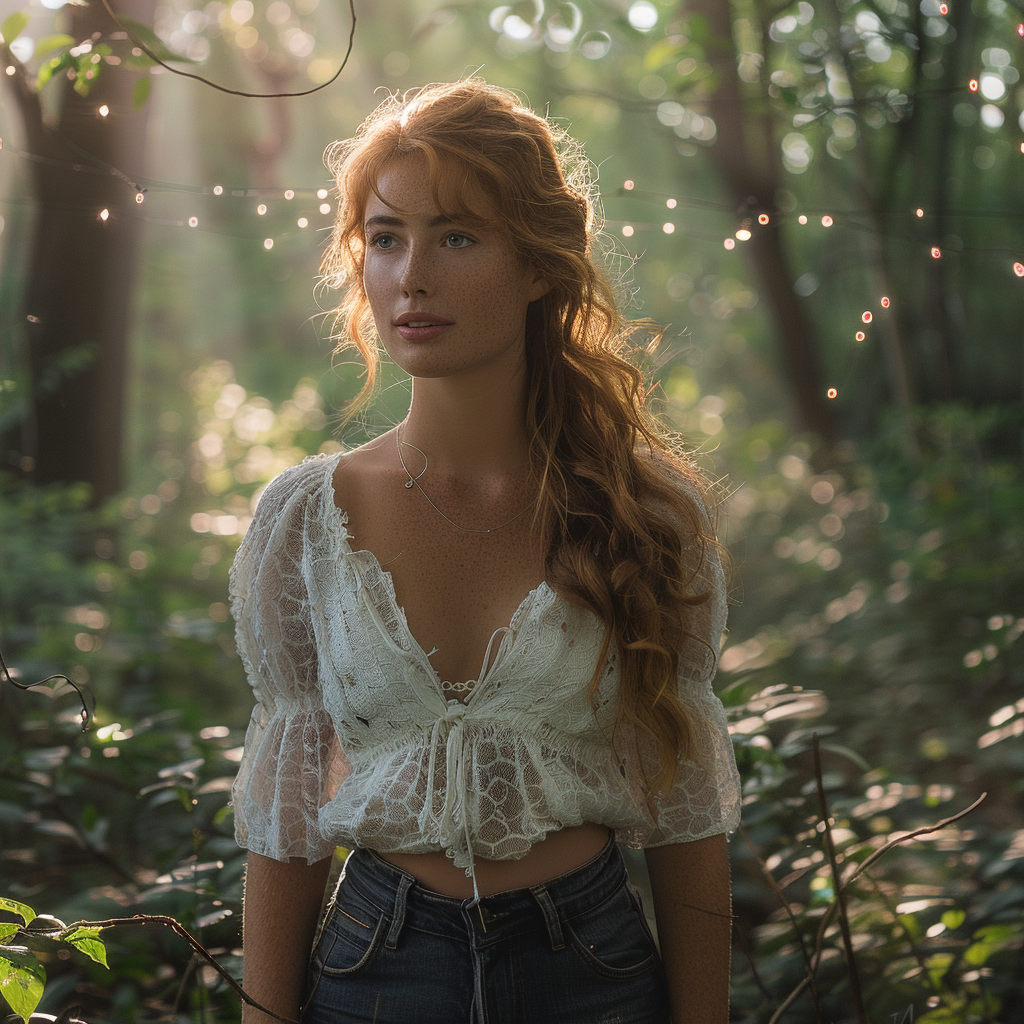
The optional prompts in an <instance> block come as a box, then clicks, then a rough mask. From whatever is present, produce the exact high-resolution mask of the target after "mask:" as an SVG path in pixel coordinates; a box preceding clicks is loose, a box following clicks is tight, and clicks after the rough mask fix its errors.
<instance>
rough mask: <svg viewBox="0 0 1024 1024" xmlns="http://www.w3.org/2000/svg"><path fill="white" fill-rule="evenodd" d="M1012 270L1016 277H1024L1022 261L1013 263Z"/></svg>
mask: <svg viewBox="0 0 1024 1024" xmlns="http://www.w3.org/2000/svg"><path fill="white" fill-rule="evenodd" d="M1013 272H1014V273H1015V274H1016V275H1017V276H1018V277H1024V263H1014V265H1013Z"/></svg>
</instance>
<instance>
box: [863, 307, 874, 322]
mask: <svg viewBox="0 0 1024 1024" xmlns="http://www.w3.org/2000/svg"><path fill="white" fill-rule="evenodd" d="M860 318H861V320H863V321H864V323H866V324H869V323H871V321H872V320H874V317H873V316H872V315H871V310H870V309H865V310H864V312H863V313H861V315H860Z"/></svg>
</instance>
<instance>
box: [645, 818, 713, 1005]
mask: <svg viewBox="0 0 1024 1024" xmlns="http://www.w3.org/2000/svg"><path fill="white" fill-rule="evenodd" d="M645 857H646V859H647V870H648V873H649V874H650V879H651V893H652V896H653V899H654V916H655V920H656V921H657V923H658V937H659V939H660V942H661V956H662V960H663V961H664V963H665V974H666V977H667V979H668V992H669V1002H670V1004H671V1006H672V1024H726V1022H727V1021H728V1019H729V958H730V952H731V939H732V916H731V910H732V897H731V892H730V886H729V853H728V846H727V843H726V839H725V836H724V835H717V836H709V837H708V838H707V839H697V840H695V841H693V842H688V843H672V844H670V845H668V846H656V847H652V848H650V849H648V850H646V851H645Z"/></svg>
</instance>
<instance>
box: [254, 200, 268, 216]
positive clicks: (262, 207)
mask: <svg viewBox="0 0 1024 1024" xmlns="http://www.w3.org/2000/svg"><path fill="white" fill-rule="evenodd" d="M256 212H257V213H258V214H259V215H260V216H261V217H262V216H264V215H265V214H266V212H267V207H266V204H265V203H260V205H259V206H257V207H256Z"/></svg>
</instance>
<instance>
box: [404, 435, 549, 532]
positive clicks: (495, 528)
mask: <svg viewBox="0 0 1024 1024" xmlns="http://www.w3.org/2000/svg"><path fill="white" fill-rule="evenodd" d="M395 439H396V441H397V443H398V461H399V462H400V463H401V464H402V469H404V470H405V475H406V476H407V477H408V478H409V479H408V480H406V482H405V486H406V487H409V488H411V487H412V486H413V485H414V484H415V486H416V490H417V491H419V492H420V494H422V495H423V497H424V498H426V499H427V504H428V505H429V506H430V507H431V508H432V509H433V510H434V511H435V512H436V513H437V514H438V515H439V516H440V517H441V518H442V519H443V520H445V522H448V523H451V524H452V526H454V527H455V529H456V530H462V532H463V533H496V532H497V531H498V530H503V529H504V528H505V527H506V526H508V524H509V523H514V522H515V521H516V520H517V519H518V518H519V517H520V516H521V515H524V514H525V513H526V512H527V511H528V510H529V508H530V505H527V506H526V508H524V509H523V510H522V512H517V513H516V514H515V515H514V516H513V517H512V518H511V519H506V520H505V522H503V523H502V524H501V525H500V526H492V527H491V528H490V529H489V530H471V529H470V528H469V527H468V526H459V524H458V523H457V522H455V520H454V519H449V518H448V516H446V515H445V514H444V513H443V512H442V511H441V510H440V509H439V508H438V507H437V506H436V505H435V504H434V503H433V502H432V501H431V500H430V495H429V494H427V492H426V491H425V490H423V488H422V487H420V477H421V476H423V474H424V473H426V471H427V456H426V453H425V452H424V451H423V449H422V448H417V447H416V445H414V444H412V443H410V442H409V441H403V440H402V426H401V424H399V425H398V429H397V430H396V431H395ZM403 444H404V445H408V447H410V448H411V449H412V450H413V451H415V452H419V453H420V455H422V456H423V469H421V470H420V472H419V473H418V474H417V475H416V476H413V475H412V473H410V472H409V467H408V466H407V465H406V464H405V459H404V458H402V445H403ZM530 504H531V505H532V504H533V502H531V503H530Z"/></svg>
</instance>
